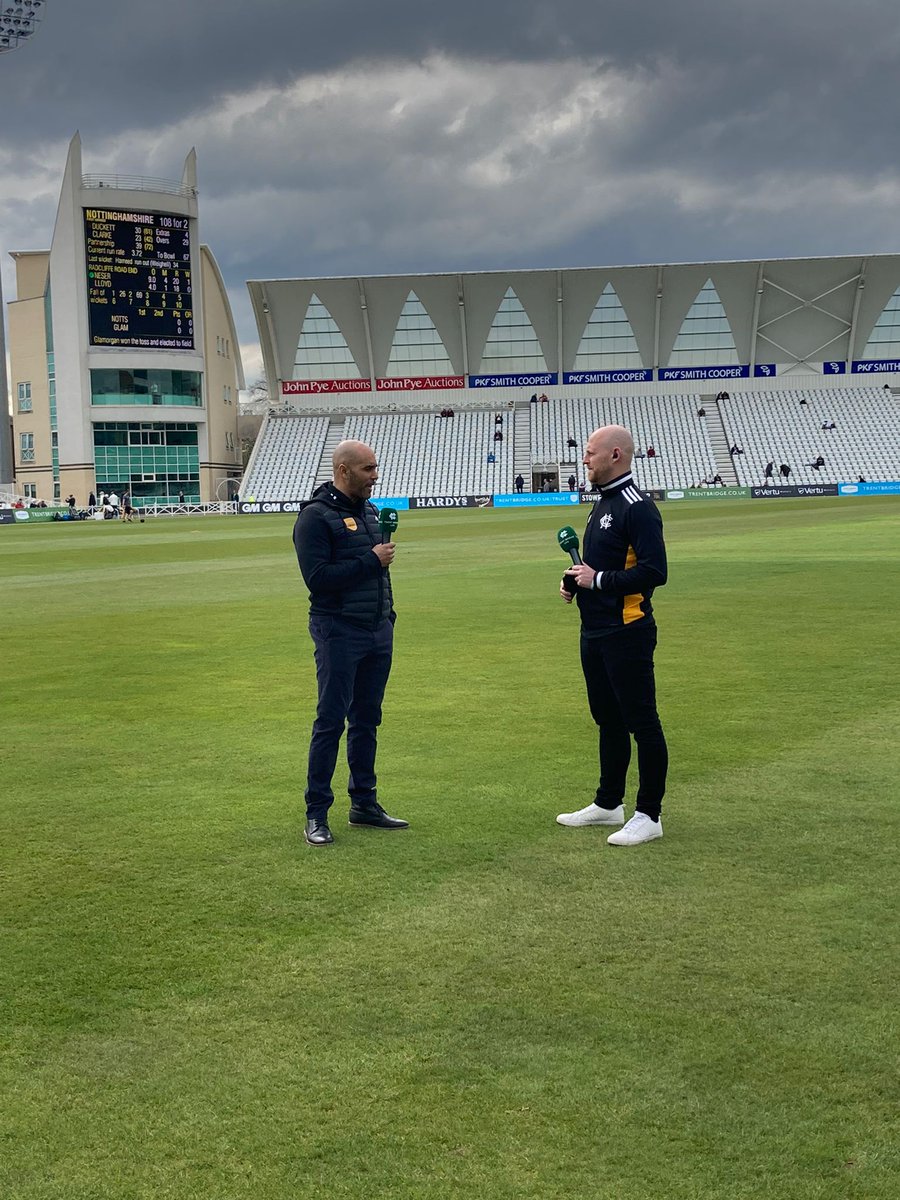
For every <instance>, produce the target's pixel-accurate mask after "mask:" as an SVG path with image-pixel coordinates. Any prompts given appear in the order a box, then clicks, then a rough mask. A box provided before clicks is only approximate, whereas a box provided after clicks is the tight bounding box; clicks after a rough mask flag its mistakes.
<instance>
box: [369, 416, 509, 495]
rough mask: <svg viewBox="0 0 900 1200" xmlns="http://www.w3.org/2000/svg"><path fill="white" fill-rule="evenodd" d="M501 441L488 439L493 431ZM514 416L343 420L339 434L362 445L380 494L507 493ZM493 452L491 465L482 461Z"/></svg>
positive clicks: (397, 417) (401, 417)
mask: <svg viewBox="0 0 900 1200" xmlns="http://www.w3.org/2000/svg"><path fill="white" fill-rule="evenodd" d="M495 429H500V430H502V432H503V440H502V441H500V442H495V441H494V431H495ZM514 433H515V424H514V414H513V413H512V412H506V413H504V415H503V424H502V425H495V419H494V413H493V412H457V414H456V416H455V417H438V416H436V415H435V414H434V413H433V412H432V413H398V414H396V415H392V414H390V415H386V414H378V415H374V414H366V415H359V414H358V415H356V416H353V417H349V418H348V419H347V424H346V429H345V436H346V437H348V438H358V439H359V440H360V441H362V442H366V443H367V444H368V445H369V446H371V447H372V449H373V450H374V451H375V455H376V458H377V459H378V470H379V479H378V491H379V493H380V494H381V495H382V496H475V495H489V494H492V493H494V492H510V491H512V483H513V469H512V468H513V444H514ZM488 454H493V455H494V456H495V458H496V462H494V463H489V462H488V461H487V456H488Z"/></svg>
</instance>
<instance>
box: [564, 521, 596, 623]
mask: <svg viewBox="0 0 900 1200" xmlns="http://www.w3.org/2000/svg"><path fill="white" fill-rule="evenodd" d="M556 540H557V541H558V542H559V544H560V547H561V549H563V550H565V551H567V553H568V555H569V557H570V558H571V560H572V566H571V567H569V569H568V570H567V571H566V573H565V574H564V575H563V577H562V582H561V583H560V585H559V594H560V596H562V598H563V600H565V602H566V604H571V603H572V601H573V600H574V599H575V593H576V591H577V590H578V588H588V589H590V588H592V587H594V583H595V579H596V576H597V572H596V571H595V570H594V568H593V567H589V566H588V564H587V563H585V562H582V561H581V555H580V554H579V553H578V534H577V533H576V532H575V530H574V529H573V528H572V526H571V525H566V526H565V527H564V528H563V529H561V530H560V531H559V533H558V534H557V535H556Z"/></svg>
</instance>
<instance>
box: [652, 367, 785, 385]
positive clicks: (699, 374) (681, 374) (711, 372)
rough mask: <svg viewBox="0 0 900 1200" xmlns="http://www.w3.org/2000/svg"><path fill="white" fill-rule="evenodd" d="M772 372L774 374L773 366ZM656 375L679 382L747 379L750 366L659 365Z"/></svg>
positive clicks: (661, 380) (665, 380)
mask: <svg viewBox="0 0 900 1200" xmlns="http://www.w3.org/2000/svg"><path fill="white" fill-rule="evenodd" d="M772 374H773V375H774V374H775V368H774V366H773V367H772ZM656 377H657V379H658V380H659V382H660V383H668V382H677V383H680V382H683V381H687V380H691V379H749V378H750V366H749V364H748V363H743V364H740V365H738V366H733V367H660V369H659V370H658V371H657V373H656Z"/></svg>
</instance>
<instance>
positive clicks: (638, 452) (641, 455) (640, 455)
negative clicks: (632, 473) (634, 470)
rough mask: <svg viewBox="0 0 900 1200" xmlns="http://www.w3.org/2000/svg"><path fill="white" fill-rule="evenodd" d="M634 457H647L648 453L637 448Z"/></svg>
mask: <svg viewBox="0 0 900 1200" xmlns="http://www.w3.org/2000/svg"><path fill="white" fill-rule="evenodd" d="M634 457H635V458H646V457H647V455H646V454H645V453H644V452H643V450H635V452H634Z"/></svg>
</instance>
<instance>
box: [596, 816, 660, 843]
mask: <svg viewBox="0 0 900 1200" xmlns="http://www.w3.org/2000/svg"><path fill="white" fill-rule="evenodd" d="M661 837H662V821H661V820H659V821H654V820H653V818H652V817H648V816H647V814H646V813H642V812H636V813H635V814H634V816H633V817H632V818H631V820H630V821H629V822H628V824H627V825H623V826H622V828H621V829H618V830H616V832H615V833H611V834H610V835H609V837H608V838H607V839H606V840H607V842H608V843H609V844H610V846H637V845H639V844H640V843H641V842H652V841H653V839H654V838H661Z"/></svg>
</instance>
